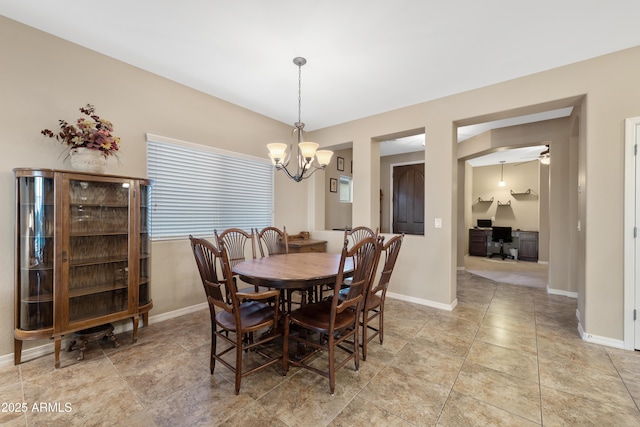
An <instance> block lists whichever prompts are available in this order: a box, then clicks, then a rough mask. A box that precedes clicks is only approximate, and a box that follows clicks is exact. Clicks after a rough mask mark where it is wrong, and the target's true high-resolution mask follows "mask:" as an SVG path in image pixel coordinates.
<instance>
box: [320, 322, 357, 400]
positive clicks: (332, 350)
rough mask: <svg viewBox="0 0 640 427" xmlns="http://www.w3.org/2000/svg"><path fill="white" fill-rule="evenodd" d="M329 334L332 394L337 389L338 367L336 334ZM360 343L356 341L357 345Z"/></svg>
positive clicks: (330, 385)
mask: <svg viewBox="0 0 640 427" xmlns="http://www.w3.org/2000/svg"><path fill="white" fill-rule="evenodd" d="M327 335H328V339H329V390H330V391H331V395H333V394H334V392H335V389H336V371H335V369H336V367H335V360H334V357H335V351H336V348H335V345H334V340H335V337H334V336H333V335H334V334H327ZM357 345H358V344H357V343H356V346H357Z"/></svg>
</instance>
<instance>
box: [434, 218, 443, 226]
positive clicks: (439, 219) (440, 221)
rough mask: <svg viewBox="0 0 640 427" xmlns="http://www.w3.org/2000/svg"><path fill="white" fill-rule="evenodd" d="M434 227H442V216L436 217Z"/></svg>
mask: <svg viewBox="0 0 640 427" xmlns="http://www.w3.org/2000/svg"><path fill="white" fill-rule="evenodd" d="M435 227H436V228H442V218H436V220H435Z"/></svg>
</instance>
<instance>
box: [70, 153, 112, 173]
mask: <svg viewBox="0 0 640 427" xmlns="http://www.w3.org/2000/svg"><path fill="white" fill-rule="evenodd" d="M69 156H70V160H71V168H72V169H73V170H76V171H79V172H91V173H104V172H105V171H106V170H107V157H106V156H105V155H104V154H103V153H102V151H100V150H92V149H90V148H84V147H78V148H72V149H71V150H69Z"/></svg>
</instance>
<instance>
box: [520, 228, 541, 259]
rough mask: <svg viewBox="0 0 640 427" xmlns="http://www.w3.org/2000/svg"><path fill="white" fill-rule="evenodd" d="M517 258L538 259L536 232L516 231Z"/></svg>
mask: <svg viewBox="0 0 640 427" xmlns="http://www.w3.org/2000/svg"><path fill="white" fill-rule="evenodd" d="M518 235H519V236H518V259H521V260H523V261H536V262H537V261H538V232H537V231H518Z"/></svg>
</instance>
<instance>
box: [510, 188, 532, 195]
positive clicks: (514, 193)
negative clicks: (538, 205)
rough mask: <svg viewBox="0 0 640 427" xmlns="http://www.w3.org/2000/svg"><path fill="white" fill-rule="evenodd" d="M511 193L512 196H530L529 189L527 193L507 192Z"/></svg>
mask: <svg viewBox="0 0 640 427" xmlns="http://www.w3.org/2000/svg"><path fill="white" fill-rule="evenodd" d="M509 191H510V192H511V195H512V196H524V195H526V194H531V189H530V188H529V189H528V190H527V191H525V192H523V193H516V192H515V191H513V190H509Z"/></svg>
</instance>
